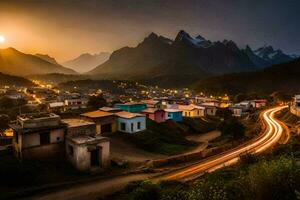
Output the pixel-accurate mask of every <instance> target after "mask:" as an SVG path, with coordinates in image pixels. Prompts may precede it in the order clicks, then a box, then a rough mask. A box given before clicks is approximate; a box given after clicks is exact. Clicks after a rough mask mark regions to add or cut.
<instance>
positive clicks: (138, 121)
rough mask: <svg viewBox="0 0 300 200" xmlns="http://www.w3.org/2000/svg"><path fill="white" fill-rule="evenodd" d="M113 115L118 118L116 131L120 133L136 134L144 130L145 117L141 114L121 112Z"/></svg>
mask: <svg viewBox="0 0 300 200" xmlns="http://www.w3.org/2000/svg"><path fill="white" fill-rule="evenodd" d="M115 115H116V116H117V117H118V118H117V124H118V130H119V131H121V132H125V133H136V132H139V131H143V130H146V116H145V115H143V114H138V113H130V112H126V111H122V112H118V113H116V114H115Z"/></svg>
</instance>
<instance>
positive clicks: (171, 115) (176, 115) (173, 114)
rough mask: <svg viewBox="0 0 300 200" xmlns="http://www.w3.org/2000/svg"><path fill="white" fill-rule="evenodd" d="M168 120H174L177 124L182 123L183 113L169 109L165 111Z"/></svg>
mask: <svg viewBox="0 0 300 200" xmlns="http://www.w3.org/2000/svg"><path fill="white" fill-rule="evenodd" d="M165 112H166V119H170V120H173V121H175V122H181V121H182V111H181V110H178V109H172V108H167V109H165Z"/></svg>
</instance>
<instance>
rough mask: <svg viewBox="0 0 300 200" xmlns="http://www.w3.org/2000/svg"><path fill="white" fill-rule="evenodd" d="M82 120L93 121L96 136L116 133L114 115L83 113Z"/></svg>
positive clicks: (98, 112)
mask: <svg viewBox="0 0 300 200" xmlns="http://www.w3.org/2000/svg"><path fill="white" fill-rule="evenodd" d="M80 116H81V117H82V118H84V119H86V120H89V121H93V122H94V123H95V124H96V134H97V135H98V134H103V133H114V132H116V131H117V123H116V116H115V115H114V113H110V112H105V111H102V110H96V111H92V112H87V113H83V114H81V115H80Z"/></svg>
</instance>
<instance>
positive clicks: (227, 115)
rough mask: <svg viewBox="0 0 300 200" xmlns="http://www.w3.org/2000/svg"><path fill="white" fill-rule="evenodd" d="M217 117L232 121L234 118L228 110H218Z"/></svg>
mask: <svg viewBox="0 0 300 200" xmlns="http://www.w3.org/2000/svg"><path fill="white" fill-rule="evenodd" d="M216 116H217V117H220V118H221V119H230V118H231V117H232V111H231V110H229V109H228V108H220V109H217V112H216Z"/></svg>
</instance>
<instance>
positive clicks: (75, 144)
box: [62, 119, 110, 171]
mask: <svg viewBox="0 0 300 200" xmlns="http://www.w3.org/2000/svg"><path fill="white" fill-rule="evenodd" d="M62 121H63V122H64V123H65V124H66V125H67V129H66V141H65V152H66V157H67V159H68V160H69V161H70V162H71V163H72V165H73V166H74V167H75V168H76V169H78V170H80V171H95V170H104V169H106V168H108V167H110V142H109V140H108V138H105V137H102V136H100V135H96V125H95V123H94V122H90V121H86V120H83V119H64V120H62Z"/></svg>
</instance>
